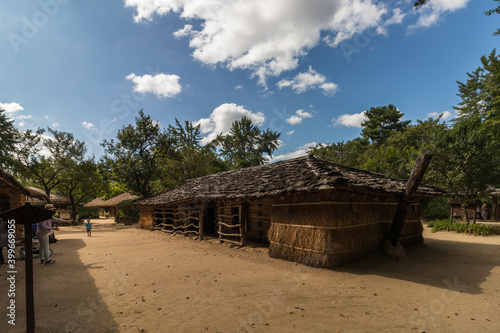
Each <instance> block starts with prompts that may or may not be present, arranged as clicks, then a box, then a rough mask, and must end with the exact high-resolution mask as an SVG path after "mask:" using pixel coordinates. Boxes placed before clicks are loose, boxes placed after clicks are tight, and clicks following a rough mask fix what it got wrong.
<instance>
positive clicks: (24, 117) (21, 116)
mask: <svg viewBox="0 0 500 333" xmlns="http://www.w3.org/2000/svg"><path fill="white" fill-rule="evenodd" d="M31 118H32V117H31V115H30V114H29V115H27V116H25V115H20V116H16V117H14V119H31Z"/></svg>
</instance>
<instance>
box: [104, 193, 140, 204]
mask: <svg viewBox="0 0 500 333" xmlns="http://www.w3.org/2000/svg"><path fill="white" fill-rule="evenodd" d="M137 198H138V196H136V195H133V194H131V193H129V192H125V193H122V194H120V195H117V196H116V197H113V198H111V199H109V200H106V201H104V202H103V203H102V204H101V205H100V206H98V207H114V206H116V205H118V204H119V203H120V202H122V201H124V200H131V199H137Z"/></svg>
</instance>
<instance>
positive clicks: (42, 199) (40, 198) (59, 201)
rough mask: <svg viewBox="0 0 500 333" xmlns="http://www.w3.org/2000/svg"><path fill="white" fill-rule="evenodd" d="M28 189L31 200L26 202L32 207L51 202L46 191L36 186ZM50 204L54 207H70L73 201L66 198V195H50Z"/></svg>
mask: <svg viewBox="0 0 500 333" xmlns="http://www.w3.org/2000/svg"><path fill="white" fill-rule="evenodd" d="M27 188H28V190H29V192H30V194H29V195H28V196H29V198H28V199H27V200H26V202H29V203H30V204H32V205H39V206H41V205H44V204H46V203H48V202H49V197H47V194H45V191H44V190H42V189H40V188H38V187H35V186H28V187H27ZM50 202H51V203H52V204H54V205H59V206H68V205H70V204H71V200H69V199H68V198H66V197H65V196H64V195H61V194H57V193H50Z"/></svg>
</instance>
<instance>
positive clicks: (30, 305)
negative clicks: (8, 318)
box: [24, 224, 35, 333]
mask: <svg viewBox="0 0 500 333" xmlns="http://www.w3.org/2000/svg"><path fill="white" fill-rule="evenodd" d="M24 238H25V241H24V246H25V248H26V261H25V262H24V265H25V266H24V267H25V271H26V277H25V282H26V331H27V332H28V333H33V332H35V301H34V296H33V295H34V293H33V229H31V225H29V224H25V225H24Z"/></svg>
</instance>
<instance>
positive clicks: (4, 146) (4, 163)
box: [0, 109, 18, 170]
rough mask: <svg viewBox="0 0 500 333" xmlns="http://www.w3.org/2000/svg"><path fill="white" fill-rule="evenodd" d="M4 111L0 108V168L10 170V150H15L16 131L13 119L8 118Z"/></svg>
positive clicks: (11, 157)
mask: <svg viewBox="0 0 500 333" xmlns="http://www.w3.org/2000/svg"><path fill="white" fill-rule="evenodd" d="M4 112H5V111H4V110H2V109H0V142H1V144H0V168H1V169H8V170H10V168H11V167H12V164H13V156H12V152H14V151H15V146H16V143H17V136H18V132H17V129H16V128H15V127H14V121H13V120H9V119H8V118H7V116H6V115H5V113H4Z"/></svg>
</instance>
